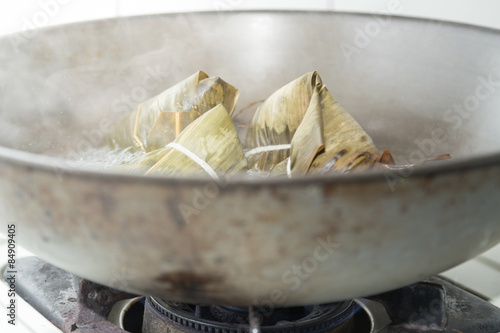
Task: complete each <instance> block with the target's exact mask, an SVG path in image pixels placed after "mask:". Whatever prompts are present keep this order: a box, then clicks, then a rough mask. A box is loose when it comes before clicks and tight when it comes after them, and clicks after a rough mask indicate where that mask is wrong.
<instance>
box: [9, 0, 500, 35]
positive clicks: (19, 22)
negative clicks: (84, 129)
mask: <svg viewBox="0 0 500 333" xmlns="http://www.w3.org/2000/svg"><path fill="white" fill-rule="evenodd" d="M394 5H396V6H398V8H400V9H401V14H402V15H409V16H422V17H430V18H442V19H445V20H451V21H463V22H467V23H472V24H478V25H483V26H489V27H496V28H500V19H499V18H498V14H499V13H500V1H495V0H476V1H472V0H434V1H432V0H310V1H307V0H184V1H167V0H164V1H160V0H140V1H137V0H22V1H16V2H14V1H9V2H7V1H5V2H3V3H2V4H1V5H0V34H7V33H11V32H15V31H20V30H26V29H30V28H33V27H35V28H38V27H44V26H48V25H55V24H63V23H68V22H75V21H85V20H93V19H100V18H107V17H116V16H128V15H141V14H150V13H161V12H172V11H174V12H178V11H192V10H232V9H261V8H271V9H314V10H346V11H362V12H379V11H384V10H387V8H389V7H390V6H394Z"/></svg>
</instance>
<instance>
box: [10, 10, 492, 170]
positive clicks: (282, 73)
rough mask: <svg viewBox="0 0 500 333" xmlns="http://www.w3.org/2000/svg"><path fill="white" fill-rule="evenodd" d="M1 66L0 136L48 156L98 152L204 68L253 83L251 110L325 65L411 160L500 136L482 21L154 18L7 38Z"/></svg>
mask: <svg viewBox="0 0 500 333" xmlns="http://www.w3.org/2000/svg"><path fill="white" fill-rule="evenodd" d="M28 37H29V38H28ZM0 63H1V67H0V145H1V146H4V147H9V148H14V149H18V150H22V151H27V152H32V153H35V154H44V155H51V156H72V157H73V158H75V157H76V158H79V157H81V156H85V155H86V154H88V152H89V150H91V149H93V148H95V147H97V146H99V144H100V141H101V140H102V137H103V135H105V133H106V132H107V131H108V130H109V128H110V125H111V124H112V123H113V122H114V121H116V120H117V119H118V118H120V117H121V116H123V115H124V114H126V113H128V112H130V111H131V110H133V109H134V108H135V106H136V105H137V103H139V102H141V101H143V100H145V99H147V98H149V97H151V96H154V95H155V94H158V93H159V92H161V91H163V90H164V89H166V88H168V87H169V86H171V85H173V84H175V83H176V82H178V81H180V80H182V79H183V78H185V77H187V76H188V75H190V74H192V73H193V72H195V71H197V70H200V69H202V70H205V71H207V72H208V73H209V74H210V75H212V76H220V77H222V78H223V79H224V80H226V81H228V82H230V83H232V84H233V85H235V86H237V87H238V88H239V89H240V91H241V95H240V101H239V105H238V108H242V107H243V106H245V105H247V104H249V103H251V102H254V101H257V100H261V99H263V98H265V97H266V96H268V95H269V94H271V93H272V92H273V91H274V90H276V89H278V88H279V87H281V86H282V85H284V84H286V83H287V82H289V81H290V80H292V79H294V78H296V77H298V76H300V75H302V74H304V73H305V72H308V71H312V70H317V71H319V73H320V75H321V76H322V78H323V81H324V83H325V84H326V85H327V86H328V88H329V90H330V91H331V92H332V94H333V95H334V97H335V98H336V99H338V100H339V101H340V103H341V104H342V105H343V106H344V107H345V108H346V109H347V110H348V111H349V112H350V113H351V114H352V115H353V116H354V117H355V118H356V119H357V120H358V121H359V122H360V123H361V125H362V126H363V127H364V128H365V130H366V131H367V132H368V134H369V135H371V136H372V138H373V139H374V141H375V143H376V145H377V147H378V148H379V149H380V150H383V149H386V148H389V149H391V151H392V152H393V153H394V154H395V156H396V158H397V159H398V160H399V161H400V162H406V161H408V162H415V161H418V160H421V159H422V158H426V157H430V156H433V155H437V154H443V153H450V154H451V155H452V156H453V158H454V159H457V160H458V159H472V158H474V157H477V156H479V155H484V154H496V153H498V147H499V146H500V135H499V134H498V133H499V132H498V129H497V128H498V124H499V123H500V112H499V105H500V66H499V65H500V34H499V33H498V32H497V31H495V30H488V29H482V28H476V27H471V26H463V25H456V24H447V23H442V22H436V21H425V20H415V19H404V18H399V17H377V16H371V15H360V14H345V13H317V12H286V13H283V12H233V13H230V14H221V13H203V14H200V13H188V14H170V15H158V16H144V17H135V18H120V19H112V20H105V21H95V22H87V23H81V24H74V25H67V26H63V27H56V28H50V29H41V30H37V31H35V32H34V33H33V34H32V35H30V36H26V34H25V33H24V34H23V33H21V34H18V35H14V36H7V37H4V38H3V39H2V40H0ZM250 117H251V114H245V115H243V116H242V117H241V122H248V121H249V119H250Z"/></svg>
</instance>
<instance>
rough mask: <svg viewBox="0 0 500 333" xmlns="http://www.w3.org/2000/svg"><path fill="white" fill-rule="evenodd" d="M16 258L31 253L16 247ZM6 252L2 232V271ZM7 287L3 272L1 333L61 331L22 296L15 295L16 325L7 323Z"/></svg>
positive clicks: (0, 244) (0, 276)
mask: <svg viewBox="0 0 500 333" xmlns="http://www.w3.org/2000/svg"><path fill="white" fill-rule="evenodd" d="M16 250H17V251H18V252H17V258H22V257H26V256H30V255H32V254H31V253H30V252H28V251H26V250H24V249H22V248H20V247H17V248H16ZM6 253H7V241H6V237H5V236H4V235H3V234H0V255H1V256H2V257H0V258H1V259H0V272H3V271H4V267H5V265H6V259H4V256H5V254H6ZM8 289H9V288H8V287H7V284H6V283H5V280H4V279H3V273H1V274H0V308H1V309H3V310H2V311H0V313H1V316H0V318H1V319H0V332H2V333H4V332H5V333H60V332H61V331H60V330H59V329H58V328H57V327H55V326H54V325H53V324H52V323H51V322H49V321H48V320H47V319H45V318H44V317H43V316H42V315H41V314H40V313H38V312H37V311H35V310H34V309H33V308H32V307H31V306H30V305H29V304H28V303H26V302H25V301H24V300H23V299H22V298H20V297H16V308H17V309H16V313H17V318H16V325H15V326H12V325H10V324H8V323H7V320H6V319H5V318H6V316H5V314H4V313H5V309H6V308H7V305H8V303H7V302H9V298H8V297H7V293H8Z"/></svg>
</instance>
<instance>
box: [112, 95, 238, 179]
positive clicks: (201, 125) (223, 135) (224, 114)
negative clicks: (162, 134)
mask: <svg viewBox="0 0 500 333" xmlns="http://www.w3.org/2000/svg"><path fill="white" fill-rule="evenodd" d="M119 168H120V169H121V170H128V171H131V172H133V173H138V174H150V175H154V174H161V175H193V174H195V175H207V174H208V175H209V176H211V177H212V178H214V179H216V180H217V179H219V175H221V174H225V175H232V174H234V173H236V172H238V171H242V170H245V169H246V168H247V161H246V159H245V155H244V153H243V148H242V145H241V142H240V140H239V138H238V134H237V133H236V128H235V127H234V124H233V121H232V119H231V117H230V115H229V113H228V111H227V110H226V108H225V107H224V106H223V105H222V104H219V105H217V106H216V107H214V108H213V109H211V110H209V111H207V112H206V113H205V114H204V115H203V116H201V117H199V118H198V119H196V120H195V121H193V122H192V123H191V124H189V125H188V126H187V127H186V128H185V129H184V130H183V131H182V132H181V133H180V134H179V136H178V137H177V138H176V139H175V140H174V141H173V142H171V143H169V144H167V146H166V147H164V148H160V149H157V150H154V151H152V152H149V153H147V154H145V155H142V156H140V157H138V158H135V159H133V160H132V161H130V162H129V163H127V164H126V165H122V166H120V167H119Z"/></svg>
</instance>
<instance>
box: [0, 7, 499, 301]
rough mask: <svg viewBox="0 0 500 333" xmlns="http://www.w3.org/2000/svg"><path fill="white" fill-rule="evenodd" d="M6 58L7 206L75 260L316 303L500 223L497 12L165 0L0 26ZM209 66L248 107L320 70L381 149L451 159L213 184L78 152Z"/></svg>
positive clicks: (427, 265)
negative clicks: (145, 10) (490, 19)
mask: <svg viewBox="0 0 500 333" xmlns="http://www.w3.org/2000/svg"><path fill="white" fill-rule="evenodd" d="M22 38H24V39H22ZM0 61H1V70H0V78H1V79H0V85H1V86H0V88H1V94H0V100H1V115H0V120H1V121H0V126H1V129H0V130H1V131H0V133H1V138H0V143H1V146H2V147H1V148H0V181H1V186H0V192H1V202H0V216H1V220H2V222H3V223H5V224H15V225H16V240H18V242H19V244H21V245H22V246H24V247H26V248H27V249H29V250H30V251H32V252H34V253H35V254H36V255H37V256H39V257H41V258H43V259H45V260H47V261H49V262H50V263H52V264H54V265H56V266H59V267H61V268H62V269H65V270H67V271H70V272H72V273H75V274H77V275H80V276H82V277H84V278H87V279H90V280H93V281H96V282H98V283H101V284H104V285H108V286H111V287H115V288H118V289H122V290H126V291H130V292H134V293H139V294H153V295H156V296H160V297H164V298H169V299H174V300H179V301H186V302H200V303H221V304H228V305H248V304H261V305H262V304H263V305H266V306H283V305H294V304H309V303H323V302H329V301H336V300H343V299H349V298H353V297H358V296H366V295H370V294H374V293H379V292H382V291H385V290H389V289H394V288H398V287H401V286H403V285H407V284H410V283H412V282H414V281H417V280H420V279H423V278H425V277H428V276H430V275H433V274H437V273H439V272H441V271H443V270H446V269H448V268H450V267H452V266H454V265H457V264H459V263H461V262H463V261H465V260H467V259H469V258H472V257H474V256H476V255H478V254H479V253H481V252H483V251H485V250H487V249H489V248H490V247H492V246H493V245H495V244H496V243H498V242H499V240H500V223H499V216H500V208H499V207H500V135H499V131H498V127H499V124H500V110H499V107H500V83H499V82H500V33H499V32H498V31H496V30H489V29H485V28H479V27H474V26H467V25H459V24H451V23H443V22H438V21H427V20H418V19H409V18H401V17H395V16H392V17H391V16H372V15H361V14H348V13H331V12H321V13H318V12H260V11H258V12H230V13H223V14H222V13H215V12H210V13H188V14H169V15H156V16H143V17H134V18H118V19H110V20H103V21H94V22H86V23H79V24H73V25H66V26H61V27H55V28H50V29H42V30H39V31H34V32H31V33H30V34H29V35H28V34H27V33H23V34H20V35H12V36H7V37H4V38H3V39H2V40H1V41H0ZM199 69H203V70H205V71H207V72H208V73H209V74H210V75H217V76H220V77H222V78H223V79H224V80H226V81H228V82H230V83H231V84H233V85H235V86H237V87H239V88H240V90H241V98H240V102H239V106H240V107H242V106H244V105H247V104H248V103H250V102H253V101H256V100H260V99H263V98H265V97H266V96H268V95H269V94H270V93H272V92H273V91H274V90H276V89H277V88H279V87H280V86H282V85H284V84H285V83H287V82H289V81H291V80H292V79H294V78H296V77H298V76H300V75H302V74H303V73H306V72H308V71H311V70H318V71H319V73H320V74H321V76H322V78H323V82H324V83H325V84H326V85H327V86H328V87H329V90H330V91H331V92H332V93H333V95H334V96H335V97H336V98H337V99H338V100H339V101H340V102H341V104H343V106H344V107H345V108H346V109H347V110H349V111H350V112H351V114H352V115H353V116H354V117H355V118H356V119H357V120H358V121H359V122H360V123H361V125H362V126H363V127H364V128H365V129H366V130H367V132H368V134H369V135H371V136H372V138H373V139H374V141H375V143H376V144H377V146H378V147H379V149H381V150H382V149H386V148H389V149H391V150H392V151H393V153H394V154H395V155H396V157H397V158H398V159H399V160H400V161H401V162H402V163H405V161H410V162H411V161H413V162H414V161H417V160H419V159H421V158H426V157H430V156H433V155H437V154H443V153H450V154H451V155H452V159H451V160H448V161H440V162H434V163H429V164H427V165H426V166H423V167H420V168H417V169H410V170H409V171H406V172H404V173H386V172H383V171H374V172H367V173H360V174H352V175H348V176H313V177H306V178H297V179H291V180H289V179H256V180H248V179H245V178H244V177H236V178H232V179H229V180H224V181H222V182H220V183H214V182H212V181H210V180H209V179H205V178H196V179H195V178H162V177H138V176H133V175H126V174H120V173H113V172H110V171H106V170H90V169H89V168H88V166H87V167H85V168H84V167H83V164H82V165H81V166H80V164H79V162H78V161H79V160H80V159H84V158H83V157H82V156H86V154H88V152H89V151H90V150H91V148H92V147H93V146H95V145H98V144H99V141H100V139H101V138H102V135H103V133H105V132H106V131H107V130H109V126H110V125H109V124H110V123H112V122H113V121H114V120H116V119H118V118H119V117H120V116H121V115H123V114H124V112H126V111H129V110H132V109H133V108H134V106H135V104H136V102H138V101H139V100H141V99H145V98H147V97H149V96H153V95H155V94H157V93H159V92H161V91H162V90H164V89H166V88H167V87H169V86H171V85H173V84H174V83H176V82H178V81H180V80H181V79H183V78H184V77H187V76H188V75H190V74H192V73H194V72H195V71H197V70H199ZM250 116H251V115H249V114H246V115H245V116H242V120H241V121H245V120H246V119H248V117H250ZM64 156H71V157H72V158H71V159H63V158H62V157H64ZM75 160H76V162H75ZM70 161H72V162H70ZM103 163H104V162H103ZM2 228H3V229H2V230H1V232H4V233H6V232H7V227H6V226H4V227H2Z"/></svg>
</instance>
